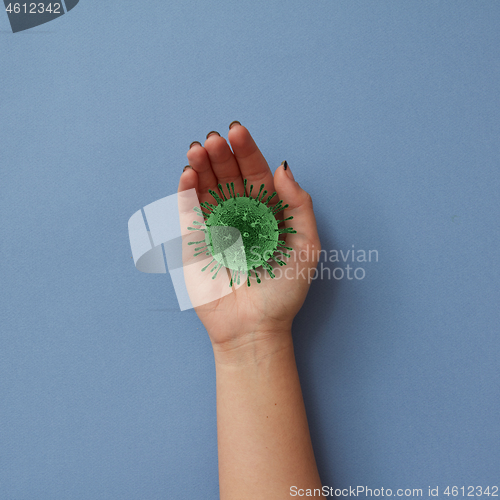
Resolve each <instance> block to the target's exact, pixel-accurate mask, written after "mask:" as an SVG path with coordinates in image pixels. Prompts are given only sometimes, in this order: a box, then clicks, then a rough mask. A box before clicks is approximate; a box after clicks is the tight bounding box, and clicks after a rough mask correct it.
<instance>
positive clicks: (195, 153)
mask: <svg viewBox="0 0 500 500" xmlns="http://www.w3.org/2000/svg"><path fill="white" fill-rule="evenodd" d="M186 156H187V158H188V160H189V164H190V165H191V166H192V167H193V170H195V172H196V173H197V174H198V191H197V192H198V196H199V198H200V201H204V202H210V201H213V199H212V195H211V194H210V193H209V192H208V191H209V190H210V189H215V188H216V187H217V177H215V174H214V171H213V170H212V166H211V165H210V158H209V157H208V153H207V151H206V150H205V148H204V147H203V146H202V145H201V144H200V143H199V142H195V143H193V144H191V147H190V148H189V151H188V152H187V155H186Z"/></svg>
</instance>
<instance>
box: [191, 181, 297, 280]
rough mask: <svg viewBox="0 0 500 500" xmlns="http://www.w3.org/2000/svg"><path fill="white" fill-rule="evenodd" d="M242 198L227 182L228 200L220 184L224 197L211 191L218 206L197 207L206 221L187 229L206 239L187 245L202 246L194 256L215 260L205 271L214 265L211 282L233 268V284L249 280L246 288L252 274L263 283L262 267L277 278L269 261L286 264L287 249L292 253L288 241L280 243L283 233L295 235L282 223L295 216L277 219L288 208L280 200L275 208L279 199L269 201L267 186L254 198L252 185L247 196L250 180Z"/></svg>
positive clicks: (202, 204) (270, 198)
mask: <svg viewBox="0 0 500 500" xmlns="http://www.w3.org/2000/svg"><path fill="white" fill-rule="evenodd" d="M244 186H245V187H244V190H243V196H240V194H239V193H235V192H234V183H233V182H231V184H229V183H227V184H226V187H227V191H228V197H226V193H225V192H224V190H223V188H222V185H221V184H219V185H218V187H219V191H220V193H221V194H222V198H221V197H220V196H219V195H218V194H217V193H216V192H215V191H212V190H209V192H210V194H211V195H212V196H213V198H214V199H215V201H216V202H217V205H212V204H211V203H208V202H202V203H200V207H201V208H198V207H195V208H194V211H195V212H196V214H197V215H199V216H200V217H202V218H203V222H198V221H194V222H193V225H195V226H196V227H188V229H189V230H192V231H203V232H204V233H205V238H204V239H203V240H200V241H190V242H189V243H188V245H200V246H198V247H196V248H195V249H194V250H195V252H196V253H195V254H194V255H195V256H198V255H206V256H208V257H210V256H211V257H212V260H211V261H210V262H209V263H208V264H207V265H206V266H205V267H203V268H202V271H205V270H206V269H208V268H209V267H210V266H211V265H212V264H214V263H215V264H214V266H213V267H212V268H211V269H210V272H212V273H214V274H213V275H212V279H215V278H216V277H217V273H218V272H219V270H220V269H221V268H222V267H225V268H227V269H230V271H231V281H230V283H229V286H232V285H233V283H237V284H238V285H239V284H240V276H245V275H246V278H247V285H248V286H250V278H251V277H252V271H253V272H254V274H255V278H256V279H257V283H260V282H261V279H260V277H259V274H258V273H257V269H258V268H259V267H262V268H263V269H265V270H266V271H267V272H268V274H269V276H270V277H271V278H274V277H275V275H274V273H273V268H272V266H271V264H270V263H269V262H270V261H274V262H277V263H278V264H279V265H280V266H284V265H286V262H284V261H283V260H281V258H280V257H281V256H282V255H283V256H285V257H290V254H288V253H285V252H284V250H292V249H291V248H290V247H287V246H285V241H283V240H280V235H281V234H284V233H296V232H297V231H295V230H294V229H292V228H291V227H287V228H280V227H279V224H280V223H281V222H285V221H287V220H291V219H293V217H287V218H286V219H283V220H277V219H276V214H278V212H281V211H282V210H284V209H285V208H287V207H288V205H284V206H283V201H282V200H280V201H279V202H278V203H276V204H275V205H271V206H270V205H269V202H270V201H271V200H272V199H273V198H274V197H275V196H276V192H274V193H272V194H271V195H270V196H269V197H268V198H267V200H265V201H264V198H265V196H266V195H267V190H265V189H264V184H262V185H261V186H260V190H259V193H258V194H257V196H256V197H255V198H254V197H252V190H253V185H251V186H250V191H249V194H248V196H247V195H246V186H247V180H246V179H245V180H244Z"/></svg>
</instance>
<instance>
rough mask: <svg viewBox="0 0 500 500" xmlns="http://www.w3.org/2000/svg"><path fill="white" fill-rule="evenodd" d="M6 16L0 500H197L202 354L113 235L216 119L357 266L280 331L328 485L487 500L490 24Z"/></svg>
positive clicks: (495, 408)
mask: <svg viewBox="0 0 500 500" xmlns="http://www.w3.org/2000/svg"><path fill="white" fill-rule="evenodd" d="M4 14H5V13H2V12H0V44H1V50H0V75H1V76H0V106H1V108H0V186H1V196H0V210H1V221H2V223H1V226H0V250H1V259H0V266H1V268H0V269H1V287H0V308H1V309H0V498H2V499H16V500H17V499H36V500H45V499H47V500H53V499H93V500H94V499H96V500H97V499H110V500H115V499H139V498H140V499H145V500H149V499H192V498H203V499H207V500H212V499H216V498H217V497H218V479H217V441H216V413H215V371H214V363H213V356H212V354H211V347H210V343H209V340H208V337H207V335H206V333H205V331H204V329H203V326H202V325H201V323H200V322H199V320H198V319H197V317H196V314H195V313H194V312H193V311H192V310H191V311H187V312H182V313H181V312H180V311H179V308H178V304H177V300H176V297H175V293H174V291H173V287H172V282H171V280H170V277H169V275H168V274H167V275H165V274H164V275H159V274H157V275H148V274H142V273H140V272H139V271H137V270H136V269H135V268H134V265H133V261H132V259H131V250H130V245H129V241H128V233H127V221H128V218H129V217H130V216H131V215H132V214H133V213H134V212H135V211H137V210H139V209H140V208H141V207H143V206H144V205H146V204H148V203H151V202H152V201H155V200H157V199H159V198H162V197H164V196H168V195H170V194H173V193H174V192H175V191H176V188H177V184H178V178H179V175H180V174H181V172H182V168H183V166H184V165H185V164H186V158H185V153H186V150H187V147H188V145H189V144H190V142H192V141H193V140H200V141H203V140H204V137H205V135H206V133H207V132H209V131H210V130H213V129H215V130H218V131H219V132H220V133H221V134H223V135H226V134H227V127H228V124H229V123H230V122H231V121H232V120H239V121H241V123H242V124H243V125H245V126H247V127H248V129H249V130H250V132H251V133H252V134H253V135H254V137H255V139H256V142H257V144H258V145H259V146H260V148H261V150H262V151H263V153H264V155H265V156H266V158H267V159H268V161H269V164H270V165H271V168H272V169H273V170H274V169H275V168H276V167H277V166H278V165H279V164H280V163H281V162H282V161H283V160H285V159H286V160H287V161H288V163H289V165H290V168H291V169H292V171H293V173H294V175H295V178H296V179H297V180H298V181H299V182H300V183H301V185H302V186H303V187H304V188H305V189H306V190H307V191H309V192H310V194H311V195H312V197H313V200H314V207H315V211H316V214H317V219H318V224H319V230H320V237H321V241H322V245H323V248H324V249H326V250H327V251H328V252H329V255H334V252H333V250H337V251H338V252H339V253H340V251H341V250H342V252H344V255H345V253H346V252H347V251H348V250H352V249H353V248H354V249H355V250H358V249H362V250H365V251H368V250H377V252H378V262H377V261H374V259H372V262H367V263H363V269H364V271H365V277H364V278H363V279H359V280H357V279H351V280H349V279H347V278H346V277H344V278H343V279H327V275H326V272H325V274H324V279H322V280H319V279H318V280H315V281H314V282H313V284H312V287H311V290H310V292H309V295H308V298H307V301H306V304H305V305H304V308H303V309H302V310H301V312H300V313H299V315H298V316H297V318H296V321H295V323H294V332H293V333H294V339H295V345H296V356H297V361H298V365H299V372H300V376H301V381H302V387H303V391H304V397H305V402H306V407H307V411H308V418H309V422H310V427H311V433H312V438H313V443H314V446H315V450H316V455H317V460H318V465H319V468H320V473H321V476H322V480H323V482H324V484H326V485H330V486H333V487H336V488H345V487H348V486H356V485H364V486H367V487H370V488H380V487H384V488H391V489H393V490H394V491H395V490H396V488H422V489H423V491H424V496H427V491H428V487H429V486H432V487H435V486H439V488H440V490H439V494H440V496H441V498H449V497H446V496H443V494H442V491H443V490H444V488H445V487H446V486H447V485H450V486H453V485H456V486H459V487H461V486H465V487H467V486H483V487H486V486H488V485H490V487H491V486H492V485H493V484H495V481H496V484H498V480H499V464H500V415H499V413H500V373H499V355H500V340H499V333H500V332H499V325H500V313H499V311H500V309H499V308H498V303H499V302H500V300H499V299H500V292H499V278H500V264H499V262H498V255H499V251H498V248H499V245H500V231H499V216H500V209H499V208H500V169H499V167H500V161H499V158H500V155H499V152H500V147H499V138H500V125H499V123H500V120H499V116H500V113H499V112H500V85H499V81H500V30H499V28H498V26H499V25H500V4H499V3H498V2H495V1H478V2H468V1H442V2H409V1H407V2H397V1H392V2H385V1H379V2H368V1H364V2H359V1H352V0H349V1H348V0H344V1H332V0H330V1H325V0H322V1H315V2H312V1H311V2H304V1H300V2H299V1H288V2H285V1H269V0H267V1H253V2H250V1H243V2H234V1H227V0H222V1H221V0H219V1H218V2H212V3H210V2H202V1H201V0H200V1H190V0H183V1H182V2H172V1H159V0H158V1H149V2H137V1H131V0H121V1H118V0H109V1H106V2H92V1H89V0H81V1H80V3H79V4H78V6H76V7H75V8H74V9H73V10H72V11H71V12H69V13H68V14H67V15H64V16H61V17H60V18H58V19H56V20H54V21H51V22H49V23H47V24H44V25H42V26H39V27H36V28H33V29H31V30H27V31H24V32H20V33H16V34H13V33H12V32H11V30H10V26H9V22H8V18H7V15H6V14H5V15H4ZM353 245H354V247H353ZM330 251H332V252H330ZM372 255H375V254H372ZM340 259H341V257H340ZM352 265H353V264H352V263H351V266H352ZM324 266H325V267H326V268H328V269H329V270H330V271H331V270H332V269H334V268H335V267H343V268H345V266H346V263H343V262H342V261H341V262H337V263H334V262H327V263H325V264H324ZM356 267H358V266H357V264H356ZM336 275H337V276H339V275H340V272H339V271H337V274H336ZM359 275H360V274H358V276H359ZM466 491H467V490H466Z"/></svg>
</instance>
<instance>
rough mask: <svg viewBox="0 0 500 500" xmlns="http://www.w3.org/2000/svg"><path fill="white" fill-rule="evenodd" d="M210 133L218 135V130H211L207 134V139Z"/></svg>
mask: <svg viewBox="0 0 500 500" xmlns="http://www.w3.org/2000/svg"><path fill="white" fill-rule="evenodd" d="M212 134H217V135H218V136H219V137H220V134H219V132H217V131H215V130H212V131H211V132H209V133H208V134H207V139H208V138H209V137H210V136H211V135H212Z"/></svg>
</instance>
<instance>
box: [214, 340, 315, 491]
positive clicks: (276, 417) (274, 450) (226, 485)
mask: <svg viewBox="0 0 500 500" xmlns="http://www.w3.org/2000/svg"><path fill="white" fill-rule="evenodd" d="M276 337H277V339H279V340H278V341H274V340H271V341H265V342H264V345H261V346H259V348H257V349H256V348H255V346H254V345H250V346H248V345H247V346H244V347H243V348H240V349H238V350H237V352H230V353H217V354H216V372H217V433H218V447H219V483H220V498H221V500H233V499H238V500H240V499H241V500H246V499H249V500H250V499H252V500H254V499H256V498H259V499H263V500H264V499H273V500H279V499H281V498H290V487H291V486H297V487H298V488H304V489H306V488H311V489H314V488H317V489H321V481H320V478H319V474H318V470H317V467H316V461H315V459H314V452H313V448H312V445H311V438H310V435H309V427H308V425H307V417H306V411H305V408H304V401H303V398H302V392H301V388H300V382H299V377H298V373H297V366H296V363H295V357H294V352H293V344H292V338H291V333H290V332H289V331H287V332H282V333H279V334H276Z"/></svg>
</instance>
